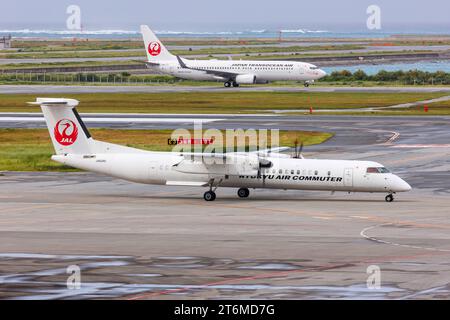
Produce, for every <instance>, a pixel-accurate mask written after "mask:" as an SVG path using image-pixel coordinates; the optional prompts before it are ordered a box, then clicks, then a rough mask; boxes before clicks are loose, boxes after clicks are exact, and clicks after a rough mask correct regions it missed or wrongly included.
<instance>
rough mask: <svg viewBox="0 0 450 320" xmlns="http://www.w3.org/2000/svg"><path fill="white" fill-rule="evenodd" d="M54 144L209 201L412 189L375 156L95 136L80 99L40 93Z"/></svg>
mask: <svg viewBox="0 0 450 320" xmlns="http://www.w3.org/2000/svg"><path fill="white" fill-rule="evenodd" d="M31 104H35V105H39V106H41V108H42V111H43V114H44V117H45V120H46V123H47V127H48V130H49V133H50V137H51V140H52V143H53V146H54V148H55V153H56V154H55V155H53V156H52V160H54V161H56V162H59V163H62V164H65V165H68V166H71V167H74V168H79V169H83V170H87V171H92V172H97V173H102V174H106V175H109V176H113V177H116V178H121V179H124V180H128V181H133V182H139V183H146V184H156V185H167V186H185V187H204V188H207V191H206V192H205V193H204V196H203V197H204V199H205V200H206V201H213V200H215V198H216V193H215V191H216V189H217V188H222V187H224V188H225V187H227V188H236V189H238V190H237V195H238V196H239V197H240V198H246V197H248V196H249V194H250V191H249V189H260V188H268V189H295V190H322V191H345V192H378V193H384V194H387V195H386V197H385V200H386V201H387V202H391V201H393V200H394V196H393V194H394V193H396V192H403V191H409V190H411V187H410V186H409V184H408V183H406V182H405V181H404V180H402V179H401V178H400V177H398V176H397V175H395V174H393V173H391V172H389V170H388V169H386V168H385V167H384V166H383V165H381V164H380V163H377V162H373V161H354V160H352V161H350V160H324V159H304V158H303V157H300V158H292V157H291V156H289V155H287V154H283V153H279V151H280V148H278V150H275V149H274V150H259V151H255V152H230V153H220V154H219V153H204V152H203V153H202V152H200V153H190V152H151V151H145V150H140V149H135V148H130V147H125V146H120V145H117V144H111V143H107V142H102V141H98V140H95V139H93V138H92V136H91V134H90V133H89V130H88V129H87V127H86V126H85V124H84V123H83V121H82V119H81V117H80V116H79V114H78V112H77V110H76V108H75V107H76V106H77V105H78V101H77V100H73V99H63V98H37V99H36V102H32V103H31Z"/></svg>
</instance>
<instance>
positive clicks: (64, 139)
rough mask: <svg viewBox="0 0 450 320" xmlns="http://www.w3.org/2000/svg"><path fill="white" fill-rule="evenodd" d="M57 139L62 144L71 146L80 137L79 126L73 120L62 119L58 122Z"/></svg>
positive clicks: (55, 131) (56, 127)
mask: <svg viewBox="0 0 450 320" xmlns="http://www.w3.org/2000/svg"><path fill="white" fill-rule="evenodd" d="M54 133H55V139H56V141H58V143H59V144H60V145H63V146H70V145H72V144H73V143H74V142H75V141H76V140H77V137H78V128H77V126H76V124H75V123H74V122H73V121H72V120H68V119H62V120H59V121H58V122H57V123H56V126H55V130H54Z"/></svg>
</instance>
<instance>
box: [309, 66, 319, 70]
mask: <svg viewBox="0 0 450 320" xmlns="http://www.w3.org/2000/svg"><path fill="white" fill-rule="evenodd" d="M309 69H311V70H318V69H319V67H316V66H311V67H309Z"/></svg>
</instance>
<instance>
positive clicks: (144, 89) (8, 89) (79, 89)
mask: <svg viewBox="0 0 450 320" xmlns="http://www.w3.org/2000/svg"><path fill="white" fill-rule="evenodd" d="M236 91H237V92H242V91H244V92H251V91H259V92H261V91H263V92H367V93H376V92H380V93H390V92H392V93H402V92H450V88H449V87H436V86H433V87H418V86H416V87H334V86H333V87H318V86H312V87H308V88H305V87H303V85H300V84H299V85H298V86H297V87H294V86H292V87H283V86H243V87H239V88H225V87H223V85H222V83H217V85H215V86H211V85H206V86H202V85H199V86H185V85H149V86H134V85H125V86H121V85H114V86H113V85H111V86H84V85H79V86H57V85H0V94H36V95H44V94H64V93H66V94H70V93H158V92H236Z"/></svg>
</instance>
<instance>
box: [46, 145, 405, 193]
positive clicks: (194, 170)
mask: <svg viewBox="0 0 450 320" xmlns="http://www.w3.org/2000/svg"><path fill="white" fill-rule="evenodd" d="M52 159H53V160H54V161H57V162H60V163H63V164H65V165H69V166H71V167H75V168H80V169H83V170H88V171H93V172H98V173H103V174H107V175H110V176H114V177H117V178H121V179H125V180H128V181H133V182H139V183H145V184H156V185H186V186H195V185H196V183H198V186H203V185H204V183H205V182H208V181H211V180H213V181H214V184H213V185H218V186H220V187H232V188H241V187H246V188H271V189H297V190H323V191H348V192H382V193H395V192H402V191H409V190H410V189H411V187H410V186H409V185H408V184H407V183H406V182H405V181H404V180H402V179H401V178H400V177H398V176H396V175H395V174H392V173H389V172H387V173H367V168H371V167H375V168H380V167H383V166H382V165H381V164H379V163H376V162H372V161H352V160H322V159H293V158H279V157H266V158H265V160H268V161H270V163H271V164H272V166H271V167H270V168H261V169H260V174H259V176H258V175H257V174H250V175H246V174H238V175H235V174H228V173H229V171H227V170H228V169H227V168H226V166H223V165H222V166H218V167H217V169H214V168H213V169H211V167H210V168H209V169H207V168H206V167H205V166H204V165H203V164H202V163H201V162H196V161H192V160H187V159H186V157H185V156H184V155H181V154H177V153H171V152H148V151H142V152H136V153H114V154H108V153H104V154H102V153H99V154H95V155H89V157H86V156H83V155H76V154H66V155H55V156H53V157H52ZM239 169H240V168H237V170H238V171H239ZM233 170H236V168H233ZM242 170H244V168H242ZM244 171H245V170H244ZM184 183H185V184H184Z"/></svg>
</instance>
